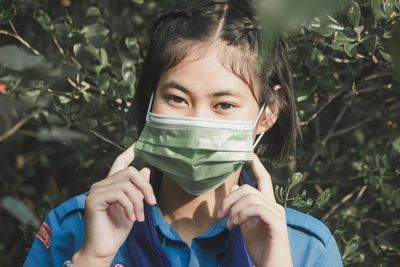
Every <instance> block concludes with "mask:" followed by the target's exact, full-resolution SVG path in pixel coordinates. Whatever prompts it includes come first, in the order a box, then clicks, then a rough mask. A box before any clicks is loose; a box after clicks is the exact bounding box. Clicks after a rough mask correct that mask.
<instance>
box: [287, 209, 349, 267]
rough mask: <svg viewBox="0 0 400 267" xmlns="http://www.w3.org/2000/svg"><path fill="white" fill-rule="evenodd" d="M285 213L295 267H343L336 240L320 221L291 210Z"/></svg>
mask: <svg viewBox="0 0 400 267" xmlns="http://www.w3.org/2000/svg"><path fill="white" fill-rule="evenodd" d="M285 212H286V223H287V226H288V233H289V241H290V246H291V250H292V256H293V261H294V265H295V266H343V265H342V259H341V255H340V251H339V249H338V246H337V243H336V240H335V238H334V236H333V235H332V233H331V231H330V229H329V228H328V227H327V226H326V225H325V224H324V223H323V222H322V221H320V220H319V219H317V218H315V217H314V216H312V215H309V214H305V213H303V212H300V211H297V210H295V209H292V208H285Z"/></svg>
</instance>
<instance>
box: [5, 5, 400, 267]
mask: <svg viewBox="0 0 400 267" xmlns="http://www.w3.org/2000/svg"><path fill="white" fill-rule="evenodd" d="M265 2H267V3H268V1H265ZM313 2H314V3H313ZM172 3H174V1H172V0H171V1H163V2H162V4H161V3H160V2H156V1H140V0H132V1H128V0H125V1H105V0H100V1H93V0H86V1H71V0H60V1H39V0H33V1H21V0H16V1H2V2H1V4H0V113H1V115H0V152H1V153H0V166H1V171H0V178H1V179H0V195H1V200H0V203H1V204H0V205H1V209H0V216H1V217H2V220H1V222H0V226H1V227H0V237H1V238H0V239H1V243H0V262H1V265H2V266H14V265H21V264H22V262H23V260H24V258H25V256H26V253H27V251H28V249H29V247H30V245H31V243H32V239H33V237H34V235H35V232H36V229H37V227H38V225H39V224H40V222H41V221H42V220H44V216H45V215H46V214H47V213H48V211H49V210H50V209H51V208H53V207H55V206H56V205H57V204H59V203H60V202H61V201H63V200H65V199H67V198H69V197H71V196H73V195H76V194H78V193H81V192H83V191H86V190H87V189H88V187H89V185H90V184H91V183H93V182H94V181H97V180H99V179H102V178H104V175H106V173H107V171H108V169H109V168H110V165H111V163H112V161H113V159H114V158H115V157H116V156H117V155H118V154H119V153H120V152H121V151H122V150H123V149H124V148H125V147H127V146H129V145H130V144H131V143H132V142H134V140H135V138H136V137H137V135H136V132H135V129H132V128H130V127H128V126H127V125H126V115H127V111H128V110H129V108H130V101H131V99H132V96H133V95H134V93H135V81H136V77H137V74H138V73H139V72H140V67H141V63H142V61H143V56H144V54H145V52H146V47H147V44H148V41H149V40H148V37H149V32H150V30H151V28H150V27H151V25H152V23H151V22H153V21H154V19H155V17H156V14H157V12H158V11H159V10H160V9H163V8H164V7H165V6H169V5H170V4H172ZM260 3H261V1H260ZM280 3H284V4H287V5H288V6H289V5H290V4H291V5H295V3H297V4H298V5H300V4H301V7H302V8H300V9H299V10H297V9H290V10H294V11H296V12H295V13H293V11H291V12H292V13H290V12H289V11H285V10H289V9H287V8H286V9H285V8H284V9H282V10H284V12H285V13H284V14H281V15H282V16H277V18H276V19H285V18H289V17H293V16H294V15H298V18H299V20H293V21H292V22H293V23H292V24H290V23H288V24H287V25H284V26H285V27H283V28H282V29H280V28H277V29H275V30H276V31H281V30H285V31H287V32H290V37H289V47H290V54H289V56H290V60H291V63H292V68H293V75H294V78H295V82H296V83H295V84H296V88H297V102H298V106H299V109H300V115H301V120H302V126H303V131H304V140H303V142H302V144H300V145H299V147H298V152H297V155H296V157H291V158H289V159H288V160H287V161H285V162H283V163H281V164H280V165H279V166H269V167H270V168H269V169H270V170H271V173H272V177H273V179H274V181H275V184H276V195H277V199H278V200H279V201H280V202H281V203H282V204H284V205H288V206H292V207H295V208H297V209H300V210H303V211H304V212H309V213H311V214H313V215H315V216H317V217H318V218H320V219H322V220H323V221H324V222H325V223H327V224H328V226H329V227H330V229H332V230H333V231H334V234H335V236H336V238H337V241H338V244H339V246H340V247H341V251H342V255H343V259H344V261H345V263H346V265H348V266H357V265H362V266H393V265H395V264H396V263H398V262H399V261H400V240H399V238H398V236H399V230H400V225H399V224H400V213H399V210H400V184H399V180H400V179H399V177H400V169H399V163H400V134H399V133H400V131H399V125H398V124H399V118H400V114H399V113H400V94H399V92H398V90H399V81H398V79H397V80H396V77H395V70H397V71H398V70H399V65H398V64H399V62H400V60H399V59H400V49H399V44H400V42H399V41H400V26H399V16H400V1H399V0H358V1H353V2H351V3H349V2H343V1H339V2H338V5H339V7H340V8H341V9H340V10H341V11H340V12H339V13H337V14H336V15H332V14H333V13H332V14H331V15H326V13H324V4H327V3H328V4H329V6H328V7H329V9H330V10H333V9H334V7H333V6H332V1H309V2H307V1H297V2H296V1H289V0H286V1H283V0H282V1H280ZM307 3H308V4H307ZM309 3H313V4H315V5H316V7H315V8H311V7H312V6H307V5H309ZM317 3H318V4H317ZM322 3H324V4H322ZM262 4H265V3H262ZM289 7H290V6H289ZM264 8H265V9H263V10H264V11H268V5H266V6H265V7H264ZM307 12H308V13H307ZM315 16H317V17H315ZM260 17H261V18H263V16H260ZM264 18H265V19H268V18H271V17H270V16H265V17H264ZM274 19H275V18H274ZM300 21H301V22H304V23H303V24H301V25H300V24H299V22H300ZM274 22H275V23H274ZM265 23H266V25H282V24H281V23H279V21H268V20H267V21H266V22H265ZM268 23H270V24H268ZM293 25H295V26H296V27H295V28H294V29H293ZM297 25H298V26H297ZM393 67H394V68H393ZM399 73H400V72H399ZM265 162H266V164H267V165H269V163H268V161H267V159H265ZM289 177H290V179H288V178H289Z"/></svg>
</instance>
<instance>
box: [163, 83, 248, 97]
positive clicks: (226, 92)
mask: <svg viewBox="0 0 400 267" xmlns="http://www.w3.org/2000/svg"><path fill="white" fill-rule="evenodd" d="M167 88H176V89H178V90H180V91H182V92H184V93H186V94H189V95H190V94H191V92H190V90H189V89H187V88H186V87H184V86H183V85H181V84H179V83H177V82H175V81H169V82H166V83H164V84H163V85H162V86H161V90H164V89H167ZM212 96H214V97H215V96H236V97H240V96H242V95H241V94H240V93H238V92H237V91H236V90H233V89H224V90H221V91H218V92H215V93H212V94H210V95H209V97H212Z"/></svg>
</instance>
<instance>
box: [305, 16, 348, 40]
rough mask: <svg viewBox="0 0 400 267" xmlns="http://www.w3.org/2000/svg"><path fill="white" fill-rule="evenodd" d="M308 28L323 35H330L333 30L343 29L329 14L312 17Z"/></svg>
mask: <svg viewBox="0 0 400 267" xmlns="http://www.w3.org/2000/svg"><path fill="white" fill-rule="evenodd" d="M310 28H311V29H312V30H314V31H316V32H318V33H319V34H321V35H323V36H330V35H331V34H332V33H333V32H337V31H343V29H344V27H343V26H341V25H340V24H339V23H338V22H337V21H336V20H334V19H333V18H332V17H330V16H324V17H320V18H318V17H316V18H313V19H312V20H311V23H310Z"/></svg>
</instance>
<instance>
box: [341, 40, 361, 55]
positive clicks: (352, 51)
mask: <svg viewBox="0 0 400 267" xmlns="http://www.w3.org/2000/svg"><path fill="white" fill-rule="evenodd" d="M357 45H358V44H357V43H345V44H344V46H343V47H344V51H345V52H346V54H347V55H348V56H349V57H354V56H355V55H356V54H357Z"/></svg>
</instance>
